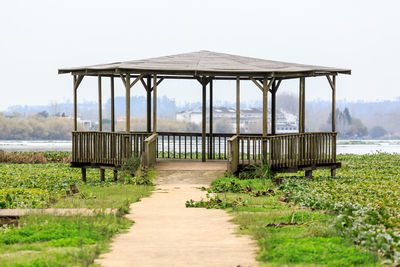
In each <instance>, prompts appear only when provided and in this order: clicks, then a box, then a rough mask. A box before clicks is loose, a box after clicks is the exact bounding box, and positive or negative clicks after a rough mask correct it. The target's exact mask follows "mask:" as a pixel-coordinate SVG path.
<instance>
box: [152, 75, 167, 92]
mask: <svg viewBox="0 0 400 267" xmlns="http://www.w3.org/2000/svg"><path fill="white" fill-rule="evenodd" d="M162 81H164V78H161V79H158V81H157V85H159V84H160V83H161V82H162ZM150 88H151V89H150V91H153V89H154V85H153V87H150Z"/></svg>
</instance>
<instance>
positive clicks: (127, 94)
mask: <svg viewBox="0 0 400 267" xmlns="http://www.w3.org/2000/svg"><path fill="white" fill-rule="evenodd" d="M121 78H122V76H121ZM123 80H124V81H125V131H126V132H127V133H129V132H130V131H131V87H130V74H129V73H128V74H126V78H125V79H123Z"/></svg>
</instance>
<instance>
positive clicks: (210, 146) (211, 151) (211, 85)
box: [208, 80, 214, 159]
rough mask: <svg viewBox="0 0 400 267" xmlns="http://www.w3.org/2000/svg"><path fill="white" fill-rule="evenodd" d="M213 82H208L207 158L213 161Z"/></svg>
mask: <svg viewBox="0 0 400 267" xmlns="http://www.w3.org/2000/svg"><path fill="white" fill-rule="evenodd" d="M213 108H214V107H213V81H212V80H210V118H209V119H210V126H209V127H210V140H209V141H208V145H209V150H208V153H209V158H210V159H213V158H214V146H213V145H214V144H213V115H214V114H213Z"/></svg>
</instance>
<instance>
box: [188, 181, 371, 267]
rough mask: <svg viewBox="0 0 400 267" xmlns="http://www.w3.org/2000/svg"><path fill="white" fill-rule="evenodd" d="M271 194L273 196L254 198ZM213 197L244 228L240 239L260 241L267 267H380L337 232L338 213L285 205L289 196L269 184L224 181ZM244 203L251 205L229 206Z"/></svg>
mask: <svg viewBox="0 0 400 267" xmlns="http://www.w3.org/2000/svg"><path fill="white" fill-rule="evenodd" d="M246 176H248V174H246ZM267 190H270V192H271V191H272V193H269V194H266V195H257V194H254V192H260V191H267ZM208 191H209V192H210V193H211V194H212V195H211V199H213V198H214V199H216V198H218V199H220V200H221V202H220V203H219V205H218V207H217V208H226V209H227V210H228V211H229V212H230V213H232V214H233V215H234V218H233V220H232V221H233V222H234V223H236V224H238V225H239V233H240V234H247V235H250V236H252V237H253V238H254V239H255V240H256V242H257V244H258V246H259V248H260V250H259V253H258V257H257V259H258V260H259V261H260V264H261V265H262V266H315V265H322V266H376V265H379V262H378V257H377V255H376V254H373V253H370V252H368V251H365V250H364V249H362V248H360V247H357V246H354V244H353V243H352V242H351V239H349V238H347V237H345V236H343V235H342V232H341V231H340V230H339V229H338V228H336V227H334V226H333V224H334V223H335V218H336V215H335V214H334V213H331V212H322V211H312V210H310V209H307V208H301V207H299V206H295V205H290V203H282V201H283V200H285V197H284V194H283V193H282V192H280V191H279V190H277V188H276V186H274V185H273V184H272V183H271V182H270V181H268V180H267V181H265V180H260V179H238V178H235V177H229V178H227V177H224V178H218V179H217V180H215V181H213V183H212V185H211V187H210V188H209V189H208ZM213 192H216V193H213ZM215 195H216V196H215ZM203 202H207V201H203ZM238 202H239V203H246V205H236V206H235V205H233V206H232V205H228V204H230V203H238ZM227 203H228V204H227ZM193 206H194V207H196V205H193ZM197 206H198V207H202V205H197ZM203 207H204V206H203ZM205 207H207V206H205ZM211 208H215V207H213V206H211Z"/></svg>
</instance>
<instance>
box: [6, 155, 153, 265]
mask: <svg viewBox="0 0 400 267" xmlns="http://www.w3.org/2000/svg"><path fill="white" fill-rule="evenodd" d="M17 156H18V157H15V158H14V159H21V158H22V159H28V160H30V159H31V157H32V156H34V155H30V154H28V153H24V154H20V155H17ZM65 156H67V157H68V154H67V155H64V154H57V153H50V154H48V155H46V157H45V158H46V161H48V162H59V161H61V160H62V159H63V158H65ZM35 157H36V156H35ZM51 158H52V159H51ZM112 176H113V175H112V172H111V171H106V181H105V182H104V183H101V182H100V181H99V171H98V170H89V169H88V170H87V181H88V182H87V183H86V184H83V183H82V182H81V173H80V170H79V169H72V168H70V167H69V165H68V164H63V163H51V164H13V163H0V188H1V189H0V208H45V207H54V208H96V209H100V210H101V209H103V208H114V209H117V210H118V211H119V212H118V213H117V214H108V215H107V214H103V213H102V212H101V211H99V213H98V214H95V215H94V216H79V215H78V216H51V215H29V216H24V217H21V218H20V220H19V222H18V225H16V226H13V225H11V226H10V225H4V226H0V266H89V265H91V264H92V263H93V261H94V259H95V258H96V257H97V256H98V255H99V254H100V253H102V252H105V251H107V249H108V244H109V242H110V238H111V237H112V236H113V235H114V234H117V233H120V232H123V231H124V230H125V229H127V228H128V227H129V226H130V225H131V224H132V223H133V222H132V221H129V220H128V219H126V218H124V217H123V216H121V215H122V214H124V213H126V212H127V211H128V208H129V204H130V203H133V202H136V201H139V200H140V198H142V197H145V196H148V195H149V194H150V191H151V190H152V189H153V186H152V185H151V184H148V185H144V184H140V185H139V184H138V183H143V180H141V179H137V178H128V177H125V178H126V179H124V180H122V181H120V182H117V183H115V182H112V179H113V177H112ZM151 176H152V175H151V173H150V175H149V177H150V178H151ZM70 185H76V186H77V188H78V190H79V193H77V194H75V195H73V196H67V195H66V190H68V189H69V187H70Z"/></svg>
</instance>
